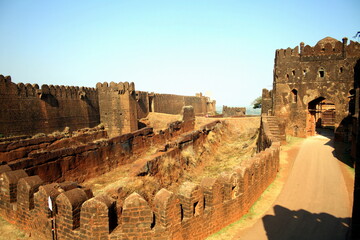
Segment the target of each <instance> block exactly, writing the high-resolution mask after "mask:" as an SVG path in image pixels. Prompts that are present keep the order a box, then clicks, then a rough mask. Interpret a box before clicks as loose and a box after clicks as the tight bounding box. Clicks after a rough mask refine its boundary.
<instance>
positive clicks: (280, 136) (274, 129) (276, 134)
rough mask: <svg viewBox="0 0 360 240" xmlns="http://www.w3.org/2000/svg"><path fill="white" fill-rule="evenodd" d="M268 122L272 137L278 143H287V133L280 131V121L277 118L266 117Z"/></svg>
mask: <svg viewBox="0 0 360 240" xmlns="http://www.w3.org/2000/svg"><path fill="white" fill-rule="evenodd" d="M265 118H266V121H267V123H268V127H269V130H270V133H271V135H272V137H273V138H274V139H275V140H277V141H280V142H282V143H283V142H286V136H285V132H284V131H282V130H281V129H280V127H279V126H280V124H279V121H278V119H277V117H275V116H266V117H265Z"/></svg>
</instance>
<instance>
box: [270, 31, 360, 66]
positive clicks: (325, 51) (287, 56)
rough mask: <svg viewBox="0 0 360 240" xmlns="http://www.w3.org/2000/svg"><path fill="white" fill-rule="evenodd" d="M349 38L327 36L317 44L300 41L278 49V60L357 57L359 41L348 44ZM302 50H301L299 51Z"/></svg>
mask: <svg viewBox="0 0 360 240" xmlns="http://www.w3.org/2000/svg"><path fill="white" fill-rule="evenodd" d="M347 41H348V39H347V38H343V39H342V42H341V41H338V40H336V39H334V38H331V37H326V38H324V39H322V40H320V41H319V42H317V43H316V44H315V46H313V47H312V46H309V45H305V43H303V42H301V43H300V49H299V46H296V47H295V48H287V49H278V50H276V53H275V61H276V62H288V61H301V62H311V61H323V60H342V59H345V58H346V57H354V56H355V57H356V56H357V55H358V54H357V53H358V51H359V49H360V44H359V43H358V42H353V41H350V44H349V45H347ZM299 50H300V51H299Z"/></svg>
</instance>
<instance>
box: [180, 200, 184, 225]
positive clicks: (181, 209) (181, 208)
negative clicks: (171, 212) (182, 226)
mask: <svg viewBox="0 0 360 240" xmlns="http://www.w3.org/2000/svg"><path fill="white" fill-rule="evenodd" d="M183 220H184V208H183V205H182V204H180V222H182V221H183Z"/></svg>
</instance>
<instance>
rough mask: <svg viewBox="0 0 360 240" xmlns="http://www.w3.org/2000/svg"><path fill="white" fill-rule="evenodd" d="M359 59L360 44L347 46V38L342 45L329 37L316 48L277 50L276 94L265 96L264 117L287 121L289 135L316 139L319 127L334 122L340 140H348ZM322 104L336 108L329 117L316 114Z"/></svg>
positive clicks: (303, 45)
mask: <svg viewBox="0 0 360 240" xmlns="http://www.w3.org/2000/svg"><path fill="white" fill-rule="evenodd" d="M359 58H360V44H359V43H358V42H353V41H350V44H347V38H344V39H343V40H342V42H341V41H338V40H336V39H334V38H330V37H326V38H324V39H322V40H320V41H319V42H318V43H317V44H316V45H315V46H313V47H311V46H309V45H305V44H304V43H300V47H299V46H297V47H295V48H287V49H279V50H276V52H275V66H274V83H273V90H272V91H271V93H270V94H269V92H263V100H264V109H263V110H262V113H265V114H269V115H275V116H277V117H279V118H281V119H284V120H285V121H286V132H287V134H290V135H293V136H299V137H305V136H311V135H314V134H315V126H316V125H321V121H322V120H324V119H325V118H327V119H330V118H331V119H330V121H331V122H332V125H333V126H334V128H335V132H336V136H337V138H342V139H344V138H345V139H346V138H348V137H346V135H348V134H346V133H345V132H346V131H347V130H346V129H344V126H343V121H347V120H346V117H348V116H349V114H351V112H353V110H352V109H351V106H350V105H351V104H350V101H351V99H352V97H351V96H353V95H354V94H353V92H354V67H355V65H356V63H357V61H358V60H359ZM322 100H326V101H327V103H331V104H333V110H331V112H330V111H329V112H328V115H326V116H320V113H315V112H316V110H315V108H316V106H317V107H318V108H320V106H321V104H320V102H321V101H322ZM319 104H320V105H319ZM309 109H310V112H309ZM321 114H322V113H321ZM345 128H346V127H345Z"/></svg>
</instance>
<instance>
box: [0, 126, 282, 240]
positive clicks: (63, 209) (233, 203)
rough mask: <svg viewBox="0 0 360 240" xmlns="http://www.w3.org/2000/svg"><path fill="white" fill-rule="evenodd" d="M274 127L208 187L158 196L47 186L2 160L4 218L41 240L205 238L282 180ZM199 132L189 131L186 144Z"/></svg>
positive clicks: (68, 185)
mask: <svg viewBox="0 0 360 240" xmlns="http://www.w3.org/2000/svg"><path fill="white" fill-rule="evenodd" d="M266 124H267V122H263V124H262V126H263V130H262V131H261V133H262V134H264V136H263V137H261V138H260V139H264V141H266V142H263V143H260V144H262V146H264V150H263V151H261V152H259V153H258V154H256V155H255V156H254V157H252V158H250V159H247V160H244V161H243V162H241V164H240V165H239V166H238V167H236V168H235V169H233V170H232V171H229V172H223V173H221V174H219V175H218V177H216V178H204V179H203V180H202V181H201V183H200V184H196V183H192V182H185V183H183V184H182V185H181V186H180V188H179V190H178V191H177V192H171V191H169V190H167V189H161V190H160V191H159V192H157V193H156V195H155V196H154V199H152V200H151V201H146V200H145V199H144V198H143V197H142V196H140V195H139V194H138V193H136V192H134V193H132V194H130V195H129V196H127V197H126V198H125V199H124V201H123V202H119V201H117V200H116V199H115V198H113V197H112V196H109V195H107V194H100V195H97V196H95V197H94V196H93V194H92V191H91V190H90V189H88V188H84V187H81V186H80V185H78V184H77V183H75V182H69V181H65V182H62V183H50V184H46V182H45V181H44V180H43V179H41V177H39V176H37V175H33V176H29V175H28V174H27V173H26V171H24V170H23V169H19V170H15V169H12V168H11V167H10V166H9V165H1V166H0V179H1V181H0V184H1V185H0V212H1V215H2V216H4V217H6V219H7V220H9V221H11V222H14V223H17V224H18V225H20V226H22V228H23V229H25V230H26V231H28V232H31V234H32V236H36V237H37V238H39V239H52V234H53V233H54V234H56V236H57V239H135V238H137V239H203V238H204V237H206V236H208V235H210V234H211V233H214V232H216V231H218V230H220V229H221V228H223V227H225V226H226V225H228V224H230V223H232V222H234V221H235V220H237V219H239V218H240V217H241V216H243V215H244V214H245V213H246V212H247V211H248V210H249V209H250V207H251V205H252V204H253V203H254V202H255V201H256V200H257V199H258V197H259V196H260V195H261V193H262V192H263V191H264V190H265V189H266V188H267V186H268V185H269V184H270V183H271V182H272V181H273V179H274V178H275V176H276V173H277V171H278V168H279V151H280V143H279V142H277V141H274V138H272V137H271V134H270V132H269V131H268V129H269V127H264V126H266ZM214 125H216V123H212V124H210V125H207V126H205V127H204V128H202V129H203V131H202V132H203V133H206V131H208V130H210V129H211V127H212V126H214ZM204 130H205V131H204ZM132 134H135V133H132ZM195 135H196V134H195V133H189V134H187V135H184V136H183V137H181V138H180V139H181V140H180V141H178V143H182V144H185V143H187V142H189V141H188V140H189V139H192V140H194V137H193V136H195ZM266 135H269V136H270V137H267V136H266ZM190 136H192V137H190ZM120 137H124V135H122V136H120ZM195 139H197V138H195ZM178 146H180V145H178ZM266 147H267V148H266ZM50 209H52V210H53V211H51V210H50ZM52 224H55V232H52V230H51V229H52V228H51V226H52Z"/></svg>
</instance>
